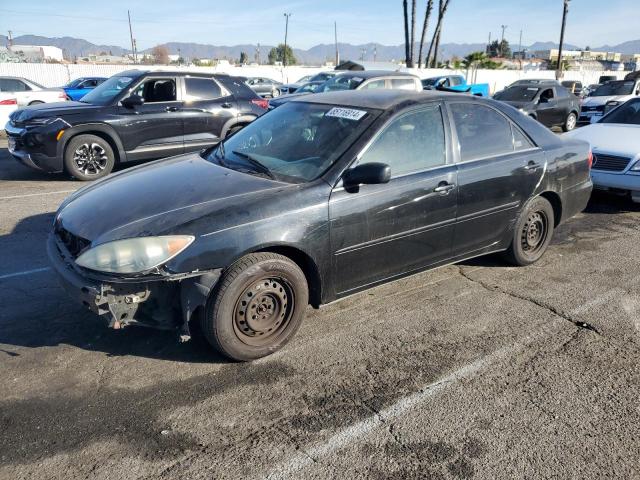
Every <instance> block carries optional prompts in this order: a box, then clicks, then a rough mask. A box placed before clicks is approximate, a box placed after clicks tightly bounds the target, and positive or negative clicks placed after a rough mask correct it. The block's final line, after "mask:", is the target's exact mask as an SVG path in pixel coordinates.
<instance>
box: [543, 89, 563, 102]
mask: <svg viewBox="0 0 640 480" xmlns="http://www.w3.org/2000/svg"><path fill="white" fill-rule="evenodd" d="M558 90H559V89H558ZM540 100H541V101H545V100H546V101H550V100H553V88H547V89H545V90H543V91H542V93H541V94H540Z"/></svg>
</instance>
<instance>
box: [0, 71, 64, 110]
mask: <svg viewBox="0 0 640 480" xmlns="http://www.w3.org/2000/svg"><path fill="white" fill-rule="evenodd" d="M0 92H2V93H8V94H9V95H11V96H13V97H15V98H16V99H17V100H18V106H19V107H24V106H27V105H38V104H40V103H50V102H60V101H65V100H67V94H66V93H65V91H64V90H63V89H61V88H45V87H43V86H42V85H40V84H38V83H36V82H34V81H32V80H27V79H26V78H21V77H0Z"/></svg>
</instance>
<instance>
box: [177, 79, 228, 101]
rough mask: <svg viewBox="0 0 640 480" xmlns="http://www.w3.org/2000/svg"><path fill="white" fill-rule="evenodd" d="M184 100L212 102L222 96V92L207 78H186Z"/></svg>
mask: <svg viewBox="0 0 640 480" xmlns="http://www.w3.org/2000/svg"><path fill="white" fill-rule="evenodd" d="M184 83H185V86H186V88H187V98H186V100H213V99H214V98H220V97H221V96H222V90H220V87H219V86H218V84H217V83H216V82H214V81H213V80H211V79H209V78H194V77H186V78H185V79H184Z"/></svg>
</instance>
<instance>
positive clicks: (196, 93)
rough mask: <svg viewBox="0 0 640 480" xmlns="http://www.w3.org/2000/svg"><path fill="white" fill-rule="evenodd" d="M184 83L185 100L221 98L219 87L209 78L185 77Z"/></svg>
mask: <svg viewBox="0 0 640 480" xmlns="http://www.w3.org/2000/svg"><path fill="white" fill-rule="evenodd" d="M259 80H262V79H259ZM184 83H185V87H186V89H187V98H186V100H192V101H199V100H214V99H216V98H220V97H221V96H222V90H221V88H220V86H219V85H218V84H217V83H216V82H215V81H214V80H212V79H210V78H196V77H186V78H185V79H184ZM260 83H261V82H260Z"/></svg>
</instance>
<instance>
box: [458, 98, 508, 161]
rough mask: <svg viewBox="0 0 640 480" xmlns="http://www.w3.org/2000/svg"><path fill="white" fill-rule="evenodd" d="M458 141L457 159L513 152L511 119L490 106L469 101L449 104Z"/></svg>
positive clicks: (470, 158) (472, 158) (462, 159)
mask: <svg viewBox="0 0 640 480" xmlns="http://www.w3.org/2000/svg"><path fill="white" fill-rule="evenodd" d="M450 108H451V113H452V115H453V121H454V123H455V126H456V132H457V133H458V142H459V144H460V160H461V161H463V162H466V161H469V160H477V159H479V158H485V157H494V156H498V155H504V154H507V153H511V152H513V151H514V146H513V145H514V139H513V133H512V131H511V122H509V121H508V120H507V119H506V118H505V117H504V116H503V115H501V114H500V113H498V112H496V111H495V110H494V109H492V108H490V107H487V106H485V105H475V104H471V103H452V104H450Z"/></svg>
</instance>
